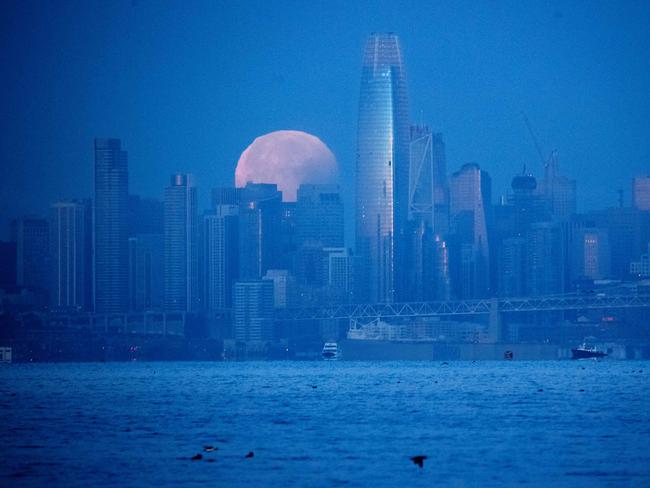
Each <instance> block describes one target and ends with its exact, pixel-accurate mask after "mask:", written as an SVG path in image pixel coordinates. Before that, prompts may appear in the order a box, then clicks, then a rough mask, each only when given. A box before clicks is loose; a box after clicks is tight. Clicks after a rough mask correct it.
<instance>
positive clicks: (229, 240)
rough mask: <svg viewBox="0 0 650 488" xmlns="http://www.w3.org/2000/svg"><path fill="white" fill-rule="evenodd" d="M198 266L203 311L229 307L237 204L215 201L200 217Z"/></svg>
mask: <svg viewBox="0 0 650 488" xmlns="http://www.w3.org/2000/svg"><path fill="white" fill-rule="evenodd" d="M202 267H203V291H204V295H205V296H204V299H203V303H204V306H205V308H206V310H208V311H220V310H223V309H226V308H231V307H232V286H233V283H234V282H235V281H236V280H237V277H238V274H239V206H237V205H225V204H218V205H217V206H216V207H215V208H214V210H213V211H211V212H209V213H206V214H205V215H204V216H203V266H202Z"/></svg>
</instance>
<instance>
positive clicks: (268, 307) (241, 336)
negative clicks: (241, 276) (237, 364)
mask: <svg viewBox="0 0 650 488" xmlns="http://www.w3.org/2000/svg"><path fill="white" fill-rule="evenodd" d="M233 329H234V336H235V339H236V340H238V341H246V342H249V341H250V342H260V341H269V340H271V339H273V281H272V280H251V281H238V282H237V283H235V285H234V287H233Z"/></svg>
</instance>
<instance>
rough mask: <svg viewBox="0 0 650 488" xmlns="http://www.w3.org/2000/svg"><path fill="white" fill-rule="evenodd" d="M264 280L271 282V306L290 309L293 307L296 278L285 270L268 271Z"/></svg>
mask: <svg viewBox="0 0 650 488" xmlns="http://www.w3.org/2000/svg"><path fill="white" fill-rule="evenodd" d="M263 279H265V280H271V281H272V282H273V306H274V307H275V308H290V307H293V306H295V294H296V278H295V277H293V276H292V275H291V273H289V270H287V269H269V270H267V271H266V274H265V275H264V278H263Z"/></svg>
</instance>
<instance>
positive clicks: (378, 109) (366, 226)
mask: <svg viewBox="0 0 650 488" xmlns="http://www.w3.org/2000/svg"><path fill="white" fill-rule="evenodd" d="M408 120H409V111H408V97H407V90H406V73H405V69H404V63H403V60H402V52H401V48H400V42H399V39H398V37H397V36H396V35H395V34H392V33H388V34H372V35H371V36H370V38H369V39H368V42H367V44H366V47H365V52H364V56H363V66H362V72H361V91H360V97H359V119H358V128H357V129H358V132H357V160H356V246H357V253H356V254H357V255H358V256H360V257H362V259H363V260H364V265H362V266H360V270H362V271H364V275H362V276H360V277H359V279H360V281H359V284H360V286H359V287H358V288H359V290H360V291H365V292H366V294H365V295H366V296H365V297H363V298H365V299H367V300H369V301H371V302H392V301H395V300H398V299H399V294H400V292H401V291H402V290H403V288H404V287H403V286H402V284H403V281H404V277H403V275H404V272H405V265H404V264H405V259H404V256H405V249H404V247H405V243H404V240H405V239H404V235H405V228H406V222H407V218H408V190H409V181H408V180H409V142H410V137H409V122H408Z"/></svg>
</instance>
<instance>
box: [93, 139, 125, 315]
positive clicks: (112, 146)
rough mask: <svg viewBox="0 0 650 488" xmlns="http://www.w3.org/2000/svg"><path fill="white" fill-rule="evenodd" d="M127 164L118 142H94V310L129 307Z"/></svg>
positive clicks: (119, 310)
mask: <svg viewBox="0 0 650 488" xmlns="http://www.w3.org/2000/svg"><path fill="white" fill-rule="evenodd" d="M128 186H129V178H128V162H127V154H126V151H122V148H121V143H120V140H119V139H95V311H96V312H97V313H114V312H117V313H119V312H124V311H126V309H127V307H128V283H129V281H128V227H127V226H128V199H129V190H128Z"/></svg>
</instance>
